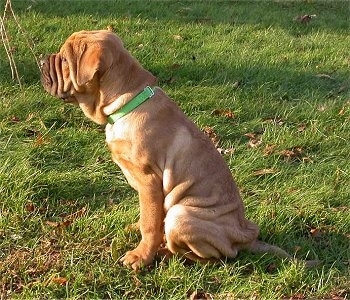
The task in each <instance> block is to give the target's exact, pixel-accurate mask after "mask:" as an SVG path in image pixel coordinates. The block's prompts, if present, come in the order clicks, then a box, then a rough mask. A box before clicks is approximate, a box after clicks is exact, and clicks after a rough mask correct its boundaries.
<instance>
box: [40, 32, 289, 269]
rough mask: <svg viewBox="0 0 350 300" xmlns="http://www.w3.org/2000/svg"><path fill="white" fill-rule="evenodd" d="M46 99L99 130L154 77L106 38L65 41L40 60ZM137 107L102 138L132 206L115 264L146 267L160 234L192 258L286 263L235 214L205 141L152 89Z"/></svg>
mask: <svg viewBox="0 0 350 300" xmlns="http://www.w3.org/2000/svg"><path fill="white" fill-rule="evenodd" d="M41 71H42V83H43V86H44V87H45V90H46V91H47V92H49V93H50V94H51V95H53V96H55V97H58V98H62V99H63V100H64V101H65V102H70V103H74V104H77V105H79V106H80V108H81V109H82V110H83V112H84V114H85V115H86V116H87V117H88V118H90V119H91V120H93V121H94V122H96V123H99V124H106V123H107V117H108V116H109V115H111V114H113V113H114V112H116V111H118V110H119V109H121V108H122V107H123V106H124V104H126V103H128V102H130V101H131V99H133V98H134V97H135V96H136V95H137V94H139V93H140V92H142V91H143V90H144V88H145V87H146V86H151V87H153V86H154V85H155V84H156V78H155V77H154V76H153V75H152V74H151V73H150V72H148V71H147V70H145V69H143V68H142V66H141V65H140V64H139V63H138V62H137V61H136V60H135V59H134V58H133V57H132V56H131V55H130V54H129V52H128V51H127V50H126V49H125V48H124V47H123V44H122V42H121V40H120V39H119V38H118V37H117V36H116V35H115V34H113V33H111V32H109V31H105V30H101V31H81V32H77V33H74V34H72V35H71V36H70V37H69V38H68V39H67V41H66V42H65V43H64V45H63V46H62V48H61V50H60V52H59V53H57V54H52V55H50V56H48V57H47V58H46V59H45V60H43V61H42V69H41ZM153 91H154V95H153V96H152V95H151V96H149V97H150V98H149V99H148V100H146V101H145V102H144V103H143V104H141V105H139V106H138V107H137V108H135V109H133V110H132V111H131V112H129V113H128V114H126V115H125V116H123V117H121V118H119V119H117V120H116V121H115V123H114V124H107V126H106V140H107V143H108V146H109V148H110V150H111V152H112V157H113V160H114V161H115V162H116V163H117V164H118V165H119V167H120V168H121V169H122V171H123V173H124V174H125V176H126V178H127V180H128V182H129V183H130V185H131V186H132V187H133V188H134V189H135V190H137V192H138V194H139V200H140V221H139V225H140V230H141V235H142V239H141V242H140V243H139V245H138V246H137V247H136V248H135V249H134V250H132V251H128V252H127V253H126V254H125V255H124V257H123V258H122V259H121V261H122V262H123V264H125V265H129V266H131V267H132V268H133V269H138V268H140V267H141V266H142V265H148V264H150V263H151V262H152V260H153V258H154V256H155V254H156V252H157V250H158V249H159V246H160V244H161V242H162V240H163V236H164V233H165V237H166V242H167V247H168V249H169V250H170V251H171V252H172V253H179V254H181V255H184V256H186V257H188V258H190V259H193V260H199V261H207V260H212V259H219V258H221V257H235V256H236V255H237V252H238V251H239V250H241V249H249V250H252V251H259V252H260V251H262V252H273V253H276V254H278V255H280V256H284V257H290V256H289V255H288V254H287V253H286V252H284V251H283V250H281V249H280V248H278V247H275V246H270V245H268V244H265V243H263V242H260V241H257V236H258V232H259V229H258V226H257V225H255V224H254V223H252V222H250V221H248V220H247V219H246V218H245V216H244V208H243V203H242V200H241V197H240V195H239V192H238V189H237V186H236V184H235V182H234V180H233V178H232V175H231V172H230V170H229V169H228V167H227V165H226V163H225V162H224V160H223V158H222V157H221V155H220V154H219V153H218V151H217V150H216V149H215V147H214V145H213V143H212V142H211V141H210V140H209V139H208V138H207V137H206V135H205V134H203V133H202V132H201V130H199V129H198V128H197V126H196V125H195V124H194V123H193V122H192V121H190V120H189V119H188V118H187V117H186V116H185V115H184V114H183V112H182V111H181V110H180V109H179V108H178V106H177V105H176V104H175V103H174V102H173V101H172V100H171V99H169V97H168V96H167V95H166V94H165V93H164V92H163V91H162V90H161V89H160V88H158V87H156V88H154V89H153Z"/></svg>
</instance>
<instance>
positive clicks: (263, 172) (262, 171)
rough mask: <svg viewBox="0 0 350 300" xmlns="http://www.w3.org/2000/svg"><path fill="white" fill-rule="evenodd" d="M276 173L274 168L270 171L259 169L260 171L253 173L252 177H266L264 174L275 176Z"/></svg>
mask: <svg viewBox="0 0 350 300" xmlns="http://www.w3.org/2000/svg"><path fill="white" fill-rule="evenodd" d="M277 172H278V170H276V169H274V168H270V169H261V170H256V171H254V172H253V175H254V176H260V175H266V174H276V173H277Z"/></svg>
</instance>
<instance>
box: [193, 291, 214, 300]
mask: <svg viewBox="0 0 350 300" xmlns="http://www.w3.org/2000/svg"><path fill="white" fill-rule="evenodd" d="M189 299H190V300H196V299H203V300H207V299H214V298H213V296H212V295H211V294H209V293H206V292H204V291H200V290H196V291H194V292H193V293H192V294H190V296H189Z"/></svg>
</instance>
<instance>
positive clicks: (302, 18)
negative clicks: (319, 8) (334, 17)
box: [295, 15, 316, 24]
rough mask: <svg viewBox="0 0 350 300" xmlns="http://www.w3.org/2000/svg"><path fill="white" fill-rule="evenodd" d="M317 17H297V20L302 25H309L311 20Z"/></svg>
mask: <svg viewBox="0 0 350 300" xmlns="http://www.w3.org/2000/svg"><path fill="white" fill-rule="evenodd" d="M315 17H316V15H302V16H297V17H295V20H296V21H298V22H300V23H302V24H308V23H309V22H310V21H311V19H313V18H315Z"/></svg>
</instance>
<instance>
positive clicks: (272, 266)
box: [266, 263, 277, 274]
mask: <svg viewBox="0 0 350 300" xmlns="http://www.w3.org/2000/svg"><path fill="white" fill-rule="evenodd" d="M276 270H277V266H276V265H275V264H274V263H271V264H269V265H268V266H267V267H266V272H267V273H269V274H273V273H275V272H276Z"/></svg>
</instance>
